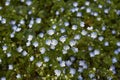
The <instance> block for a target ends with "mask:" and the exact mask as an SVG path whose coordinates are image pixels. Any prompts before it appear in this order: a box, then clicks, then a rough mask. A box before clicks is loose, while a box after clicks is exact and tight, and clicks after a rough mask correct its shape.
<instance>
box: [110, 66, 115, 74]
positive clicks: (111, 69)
mask: <svg viewBox="0 0 120 80" xmlns="http://www.w3.org/2000/svg"><path fill="white" fill-rule="evenodd" d="M109 70H110V71H112V72H113V74H115V73H116V71H115V66H114V65H112V66H110V68H109Z"/></svg>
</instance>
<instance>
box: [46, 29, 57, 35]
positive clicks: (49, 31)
mask: <svg viewBox="0 0 120 80" xmlns="http://www.w3.org/2000/svg"><path fill="white" fill-rule="evenodd" d="M54 33H55V30H53V29H50V30H48V31H47V34H48V35H50V36H52V35H53V34H54Z"/></svg>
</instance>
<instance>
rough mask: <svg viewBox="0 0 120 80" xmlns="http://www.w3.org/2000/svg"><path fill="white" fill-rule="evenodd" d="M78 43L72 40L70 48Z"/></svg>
mask: <svg viewBox="0 0 120 80" xmlns="http://www.w3.org/2000/svg"><path fill="white" fill-rule="evenodd" d="M76 43H77V42H76V41H75V40H70V42H69V44H70V46H71V47H72V46H75V45H76Z"/></svg>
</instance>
